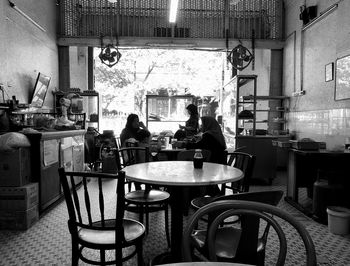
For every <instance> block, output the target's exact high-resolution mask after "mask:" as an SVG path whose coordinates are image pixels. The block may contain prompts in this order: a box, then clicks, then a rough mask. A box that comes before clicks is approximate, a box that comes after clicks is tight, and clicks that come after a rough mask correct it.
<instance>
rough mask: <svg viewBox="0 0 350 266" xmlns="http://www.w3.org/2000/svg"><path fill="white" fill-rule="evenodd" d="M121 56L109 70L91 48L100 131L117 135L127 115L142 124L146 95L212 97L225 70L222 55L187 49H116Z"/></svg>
mask: <svg viewBox="0 0 350 266" xmlns="http://www.w3.org/2000/svg"><path fill="white" fill-rule="evenodd" d="M119 50H120V52H121V54H122V57H121V59H120V61H119V62H118V64H116V65H115V66H114V67H112V68H109V67H108V66H106V65H104V64H102V63H101V61H100V59H99V58H98V54H99V53H100V49H99V48H96V49H95V89H96V90H97V91H98V92H99V93H100V101H101V106H102V122H101V124H100V130H104V129H113V130H114V131H115V133H116V134H119V133H120V131H121V130H122V128H123V127H124V126H125V120H126V117H127V115H128V114H130V113H136V114H138V115H139V116H140V120H143V121H145V110H146V106H145V105H146V104H145V103H146V101H145V100H146V95H147V94H161V93H163V94H164V93H165V94H168V95H185V94H192V95H194V96H199V97H204V96H216V97H218V94H219V90H220V88H221V87H222V84H223V80H222V78H223V76H224V75H223V70H224V71H225V72H229V71H227V70H226V60H224V58H225V54H223V53H221V52H203V51H187V50H165V49H163V50H161V49H119Z"/></svg>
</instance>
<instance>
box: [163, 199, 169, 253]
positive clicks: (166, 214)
mask: <svg viewBox="0 0 350 266" xmlns="http://www.w3.org/2000/svg"><path fill="white" fill-rule="evenodd" d="M164 212H165V214H164V216H165V219H164V223H165V235H166V241H167V242H168V248H170V233H169V208H168V204H164Z"/></svg>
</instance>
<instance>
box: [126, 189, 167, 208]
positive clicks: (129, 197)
mask: <svg viewBox="0 0 350 266" xmlns="http://www.w3.org/2000/svg"><path fill="white" fill-rule="evenodd" d="M169 197H170V194H169V193H168V192H166V191H162V190H157V189H151V190H136V191H132V192H129V193H127V194H126V195H125V200H126V201H128V202H130V203H135V204H137V205H138V204H143V205H146V204H156V203H163V202H165V201H167V200H168V199H169Z"/></svg>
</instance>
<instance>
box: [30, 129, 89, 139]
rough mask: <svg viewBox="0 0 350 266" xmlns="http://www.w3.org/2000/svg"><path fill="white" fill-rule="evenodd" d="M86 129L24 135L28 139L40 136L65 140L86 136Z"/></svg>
mask: <svg viewBox="0 0 350 266" xmlns="http://www.w3.org/2000/svg"><path fill="white" fill-rule="evenodd" d="M85 133H86V130H85V129H76V130H62V131H61V130H55V131H38V132H35V133H24V134H25V135H26V136H28V137H35V136H38V137H40V138H42V139H54V138H65V137H72V136H79V135H85Z"/></svg>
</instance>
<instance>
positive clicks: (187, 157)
mask: <svg viewBox="0 0 350 266" xmlns="http://www.w3.org/2000/svg"><path fill="white" fill-rule="evenodd" d="M194 153H195V149H191V150H185V151H180V152H179V153H178V154H177V160H178V161H192V160H193V156H194ZM202 154H203V159H204V161H205V162H209V161H210V155H211V152H210V151H209V150H204V149H202Z"/></svg>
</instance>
